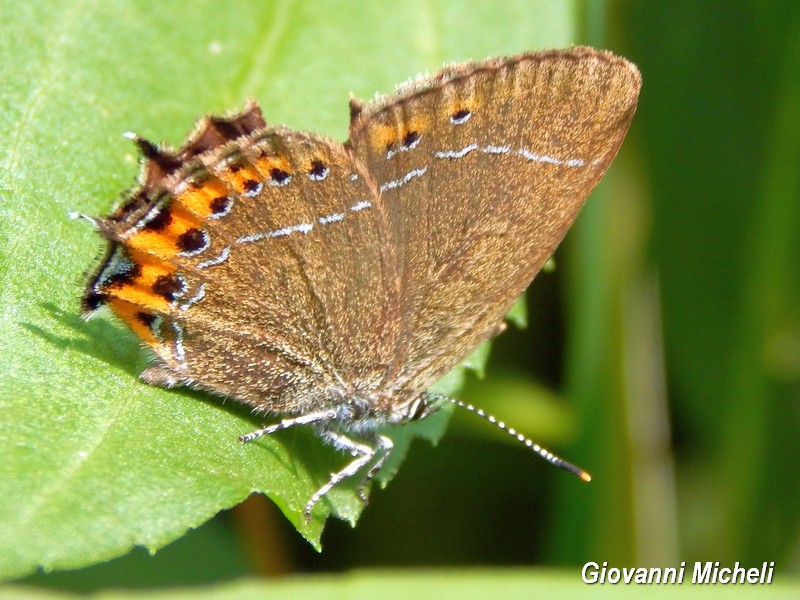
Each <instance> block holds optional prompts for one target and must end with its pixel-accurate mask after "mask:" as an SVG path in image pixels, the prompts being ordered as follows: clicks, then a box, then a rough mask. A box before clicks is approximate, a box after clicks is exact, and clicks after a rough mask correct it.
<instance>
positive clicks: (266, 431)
mask: <svg viewBox="0 0 800 600" xmlns="http://www.w3.org/2000/svg"><path fill="white" fill-rule="evenodd" d="M335 416H336V413H335V412H334V411H332V410H324V411H320V412H314V413H309V414H307V415H301V416H299V417H292V418H290V419H284V420H283V421H281V422H280V423H275V425H268V426H267V427H262V428H261V429H259V430H258V431H254V432H252V433H248V434H245V435H242V436H239V441H240V442H250V441H252V440H255V439H257V438H260V437H261V436H264V435H270V434H272V433H275V432H276V431H282V430H284V429H289V428H290V427H294V426H296V425H309V424H310V423H320V422H323V421H330V420H331V419H333V418H334V417H335Z"/></svg>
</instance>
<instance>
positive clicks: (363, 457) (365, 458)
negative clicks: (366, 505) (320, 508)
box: [304, 431, 383, 521]
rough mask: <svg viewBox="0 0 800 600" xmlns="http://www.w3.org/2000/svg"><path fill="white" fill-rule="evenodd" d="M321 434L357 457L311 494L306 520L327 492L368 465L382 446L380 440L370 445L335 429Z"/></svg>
mask: <svg viewBox="0 0 800 600" xmlns="http://www.w3.org/2000/svg"><path fill="white" fill-rule="evenodd" d="M320 435H321V436H322V437H323V438H324V439H325V440H326V441H328V442H330V443H331V444H332V445H333V446H334V447H336V448H337V449H339V450H346V451H348V452H349V453H350V454H351V455H352V456H355V459H354V460H353V461H352V462H350V463H349V464H348V465H347V466H346V467H345V468H344V469H342V470H341V471H338V472H336V473H331V478H330V479H329V480H328V483H326V484H325V485H323V486H322V487H321V488H319V489H318V490H317V491H316V492H314V495H313V496H311V499H310V500H309V501H308V503H307V504H306V508H305V511H304V514H305V516H306V521H311V511H312V510H313V509H314V505H315V504H316V503H317V502H319V500H320V499H321V498H322V497H323V496H324V495H325V494H327V493H328V492H330V491H331V490H332V489H333V488H334V487H336V486H337V485H339V484H340V483H341V482H342V481H344V480H345V479H349V478H350V477H353V476H354V475H355V474H356V473H358V472H359V471H360V470H361V469H363V468H364V467H365V466H366V465H368V464H369V462H370V461H371V460H372V459H373V458H374V457H375V454H376V453H377V452H378V450H379V449H380V448H382V446H381V443H380V442H377V443H376V445H375V446H370V445H368V444H362V443H359V442H356V441H354V440H352V439H350V438H349V437H347V436H346V435H343V434H341V433H336V432H333V431H322V432H320ZM381 437H383V436H381ZM369 472H370V473H371V472H372V469H370V471H369ZM367 475H369V473H367ZM359 495H360V494H359Z"/></svg>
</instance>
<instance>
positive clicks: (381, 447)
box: [358, 435, 394, 503]
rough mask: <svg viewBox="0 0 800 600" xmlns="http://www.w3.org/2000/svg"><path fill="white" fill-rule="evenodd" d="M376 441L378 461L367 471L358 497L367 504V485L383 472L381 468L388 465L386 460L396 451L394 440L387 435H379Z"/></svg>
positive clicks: (359, 488) (360, 485)
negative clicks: (379, 472)
mask: <svg viewBox="0 0 800 600" xmlns="http://www.w3.org/2000/svg"><path fill="white" fill-rule="evenodd" d="M376 441H377V448H376V454H377V455H378V459H377V460H376V461H375V462H374V463H373V464H372V466H371V467H370V468H369V471H367V474H366V476H365V477H364V479H363V481H362V482H361V483H360V484H359V486H358V497H359V498H361V500H363V501H364V502H365V503H366V502H367V485H368V484H369V482H370V481H372V478H373V477H375V475H377V473H378V471H380V470H381V467H383V465H384V464H386V460H387V459H388V458H389V455H390V454H391V453H392V450H393V449H394V442H392V440H391V439H389V438H388V437H386V436H385V435H379V436H378V437H377V438H376Z"/></svg>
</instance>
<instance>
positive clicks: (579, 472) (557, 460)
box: [428, 394, 592, 482]
mask: <svg viewBox="0 0 800 600" xmlns="http://www.w3.org/2000/svg"><path fill="white" fill-rule="evenodd" d="M428 396H430V397H432V398H434V399H435V400H437V401H443V402H449V403H450V404H455V405H456V406H460V407H461V408H463V409H466V410H468V411H469V412H471V413H474V414H476V415H478V416H479V417H481V418H482V419H485V420H487V421H489V423H491V424H492V425H494V426H495V427H498V428H499V429H502V430H503V431H505V432H506V433H507V434H508V435H510V436H511V437H513V438H514V439H516V440H517V441H518V442H521V443H522V444H524V445H525V446H527V447H528V448H529V449H531V450H533V451H534V452H535V453H536V454H538V455H539V456H541V457H542V458H543V459H545V460H546V461H547V462H549V463H550V464H552V465H555V466H557V467H559V468H561V469H564V470H565V471H568V472H570V473H572V474H573V475H576V476H577V477H580V478H581V479H582V480H583V481H586V482H589V481H591V480H592V476H591V475H589V473H587V472H586V471H584V470H583V469H581V468H580V467H576V466H575V465H573V464H572V463H569V462H567V461H565V460H564V459H563V458H561V457H559V456H556V455H555V454H553V453H552V452H550V451H549V450H548V449H546V448H542V447H541V446H540V445H539V444H537V443H536V442H534V441H533V440H531V439H529V438H527V437H525V436H524V435H522V434H521V433H519V432H518V431H517V430H516V429H514V428H513V427H509V426H508V425H506V424H505V423H504V422H503V421H498V420H497V418H496V417H495V416H494V415H490V414H488V413H487V412H485V411H484V410H483V409H481V408H478V407H477V406H473V405H472V404H468V403H466V402H463V401H461V400H457V399H455V398H450V397H448V396H442V395H441V394H428Z"/></svg>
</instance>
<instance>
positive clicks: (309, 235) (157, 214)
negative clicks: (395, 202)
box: [84, 106, 398, 414]
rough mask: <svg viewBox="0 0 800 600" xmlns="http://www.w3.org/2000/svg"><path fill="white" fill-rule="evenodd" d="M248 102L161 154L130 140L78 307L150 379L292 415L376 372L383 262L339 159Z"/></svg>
mask: <svg viewBox="0 0 800 600" xmlns="http://www.w3.org/2000/svg"><path fill="white" fill-rule="evenodd" d="M257 110H258V109H257V107H255V106H251V107H250V108H249V109H248V111H246V112H245V113H243V114H241V115H237V116H236V117H234V118H233V119H230V120H221V119H216V120H206V121H205V122H204V123H203V124H201V126H200V127H199V129H198V131H196V132H195V134H193V136H191V137H190V141H189V142H188V143H187V144H186V145H185V146H184V148H183V149H182V150H181V151H180V152H179V153H178V155H177V156H172V155H168V154H164V153H161V154H158V153H157V150H156V149H155V148H153V147H149V148H146V149H145V150H146V153H147V152H148V151H149V153H150V155H151V156H150V157H149V160H148V162H147V164H146V166H145V172H144V175H143V185H142V187H141V188H140V189H139V190H136V191H135V192H134V194H133V195H132V197H131V198H130V199H129V200H128V201H127V202H126V203H125V204H124V205H123V206H122V207H121V208H120V209H118V211H117V213H116V214H115V215H113V216H112V217H111V218H110V219H107V220H105V221H104V222H102V224H101V226H100V228H101V231H103V232H104V233H105V234H106V237H108V238H109V239H111V240H112V249H111V251H110V253H109V255H108V257H107V258H106V260H105V261H104V263H103V265H102V266H101V268H100V269H99V271H98V273H97V274H96V275H95V277H94V278H93V279H92V281H91V282H90V286H89V292H88V294H87V297H86V298H85V300H84V304H85V305H86V308H87V309H91V308H93V307H94V306H96V305H97V304H99V303H108V304H109V305H110V306H111V308H112V309H113V310H114V311H115V312H116V313H117V315H118V316H120V317H121V318H122V319H123V320H124V321H125V322H126V323H127V324H128V325H129V326H131V327H132V329H134V331H135V332H136V333H137V334H138V335H139V336H140V337H141V338H142V339H143V340H144V341H145V342H147V343H148V344H149V345H150V346H151V347H152V348H153V349H154V350H155V352H156V354H157V355H158V357H159V359H160V360H159V361H158V363H156V364H155V365H154V366H153V367H151V368H150V369H148V370H147V371H146V372H145V373H144V374H143V377H144V378H145V379H146V380H147V381H149V382H151V383H156V384H164V385H174V384H178V383H192V384H195V385H198V386H201V387H204V388H206V389H210V390H212V391H215V392H217V393H220V394H223V395H227V396H231V397H234V398H237V399H239V400H242V401H244V402H247V403H249V404H251V405H254V406H256V407H258V408H261V409H266V410H280V412H285V413H290V414H291V413H303V412H307V411H309V410H313V409H317V408H319V406H321V405H324V404H325V403H326V402H330V401H331V394H332V393H335V392H332V390H334V391H335V390H338V391H339V393H341V394H342V395H343V396H346V395H348V394H350V393H352V392H353V389H358V388H360V387H366V388H369V387H370V386H371V385H372V383H371V382H372V381H373V380H376V379H379V380H382V379H383V374H384V372H385V370H386V365H387V364H388V363H390V362H391V361H392V360H393V357H394V344H395V340H396V329H393V324H394V323H396V322H397V321H398V318H397V316H396V315H395V314H394V311H395V310H396V307H397V306H398V302H397V296H398V290H397V285H396V284H397V277H396V276H395V273H396V272H397V268H396V264H395V262H393V259H392V256H391V255H390V254H389V253H388V252H387V248H389V247H390V246H386V245H382V244H381V243H379V241H380V240H382V239H383V238H384V237H385V235H384V233H383V231H382V229H383V228H385V225H384V223H383V221H382V220H381V215H380V213H378V212H377V211H376V207H375V206H374V205H373V202H374V196H375V190H374V187H373V186H372V185H371V183H370V180H369V178H368V177H367V176H365V175H364V174H363V173H362V172H360V171H359V167H358V165H356V164H355V163H354V161H353V160H352V156H351V155H350V153H349V152H348V151H347V150H346V149H345V148H344V147H343V146H342V144H340V143H337V142H334V141H331V140H327V139H324V138H321V137H317V136H313V135H307V134H302V133H298V132H293V131H290V130H286V129H281V128H267V127H264V126H263V121H262V122H259V119H256V118H254V116H253V113H254V111H257ZM258 116H259V117H260V113H259V114H258ZM143 143H144V142H143ZM93 305H94V306H93Z"/></svg>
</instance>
